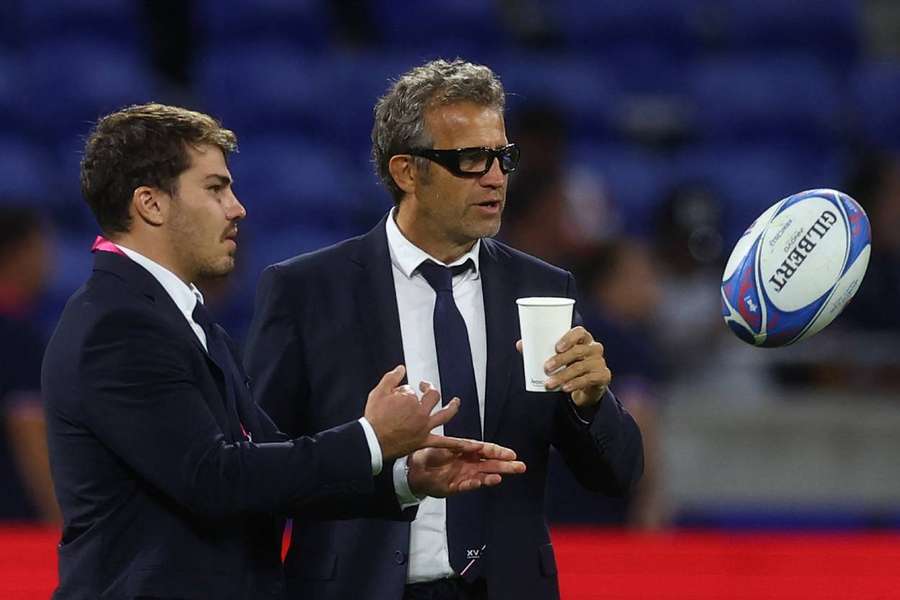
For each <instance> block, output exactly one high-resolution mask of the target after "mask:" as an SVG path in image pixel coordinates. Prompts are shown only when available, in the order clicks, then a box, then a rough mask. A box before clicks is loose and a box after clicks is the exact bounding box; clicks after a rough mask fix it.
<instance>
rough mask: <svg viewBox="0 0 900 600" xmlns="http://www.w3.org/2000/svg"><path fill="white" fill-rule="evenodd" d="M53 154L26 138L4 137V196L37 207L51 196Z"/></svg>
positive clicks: (0, 162)
mask: <svg viewBox="0 0 900 600" xmlns="http://www.w3.org/2000/svg"><path fill="white" fill-rule="evenodd" d="M50 165H51V162H50V158H49V155H48V154H47V153H46V152H45V151H44V150H43V148H41V147H40V146H38V145H35V144H34V143H32V142H31V141H29V140H28V139H27V138H24V137H6V136H0V198H9V199H14V200H16V201H19V202H27V203H29V204H34V205H35V206H41V205H43V204H44V203H47V202H48V200H49V198H50V197H51V193H50V192H51V190H52V186H51V180H50V177H49V175H50Z"/></svg>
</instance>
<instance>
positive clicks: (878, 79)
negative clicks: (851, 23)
mask: <svg viewBox="0 0 900 600" xmlns="http://www.w3.org/2000/svg"><path fill="white" fill-rule="evenodd" d="M851 94H852V100H853V102H852V104H853V106H854V108H855V110H854V111H853V113H854V114H853V118H854V122H855V123H856V124H857V126H858V128H859V133H860V134H862V137H863V140H864V141H868V142H869V143H871V144H874V145H877V146H880V147H883V148H889V149H893V150H900V66H898V65H897V64H896V63H889V62H880V63H871V64H867V65H864V66H863V67H862V68H860V69H859V71H858V72H857V73H856V74H854V76H853V79H852V83H851Z"/></svg>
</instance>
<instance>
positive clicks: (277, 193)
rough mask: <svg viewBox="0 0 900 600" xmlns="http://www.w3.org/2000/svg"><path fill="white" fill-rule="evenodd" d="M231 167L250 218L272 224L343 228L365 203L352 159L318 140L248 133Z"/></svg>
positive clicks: (273, 225)
mask: <svg viewBox="0 0 900 600" xmlns="http://www.w3.org/2000/svg"><path fill="white" fill-rule="evenodd" d="M230 168H231V172H232V174H233V176H234V178H235V190H236V192H237V194H238V197H239V198H240V199H241V200H242V202H243V203H244V204H245V206H246V207H247V211H248V213H249V215H250V220H252V221H253V222H254V223H257V224H260V225H265V226H267V227H270V228H285V227H294V226H297V225H303V224H307V225H309V226H320V227H331V228H335V227H337V228H340V227H343V226H346V225H347V224H348V223H352V222H353V220H354V218H355V216H356V211H357V210H358V208H359V204H360V201H361V200H360V195H359V194H358V192H357V182H355V181H353V177H352V175H353V173H354V170H353V169H352V168H350V166H349V163H348V162H347V161H345V159H344V158H343V156H342V155H340V154H338V153H337V151H336V150H335V149H334V148H333V147H332V146H328V145H325V144H323V143H321V142H318V141H316V140H310V139H302V138H299V137H256V138H249V137H248V138H246V139H245V141H243V142H241V146H240V151H239V152H238V153H237V154H236V155H234V156H233V157H232V158H231V161H230Z"/></svg>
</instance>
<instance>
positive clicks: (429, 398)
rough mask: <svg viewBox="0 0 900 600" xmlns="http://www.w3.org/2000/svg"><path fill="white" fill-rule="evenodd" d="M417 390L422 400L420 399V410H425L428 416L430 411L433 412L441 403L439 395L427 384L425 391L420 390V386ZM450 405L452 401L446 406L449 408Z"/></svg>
mask: <svg viewBox="0 0 900 600" xmlns="http://www.w3.org/2000/svg"><path fill="white" fill-rule="evenodd" d="M423 383H424V382H423ZM419 389H421V390H422V399H421V403H422V408H423V409H424V410H425V412H427V413H429V414H430V413H431V411H433V410H434V407H435V406H437V405H438V403H439V402H440V401H441V393H440V392H439V391H437V390H436V389H434V388H433V387H432V386H431V384H430V383H429V384H428V386H427V387H426V388H425V389H422V385H421V384H419ZM452 403H453V402H452V401H451V402H449V403H448V404H447V406H450V404H452Z"/></svg>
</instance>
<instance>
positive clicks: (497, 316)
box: [478, 239, 518, 440]
mask: <svg viewBox="0 0 900 600" xmlns="http://www.w3.org/2000/svg"><path fill="white" fill-rule="evenodd" d="M501 252H502V250H501V248H500V247H499V246H497V245H496V244H495V243H494V242H493V241H492V240H490V239H482V240H481V252H480V255H479V258H478V261H479V268H480V269H481V291H482V294H483V296H484V322H485V326H486V327H487V377H486V384H485V398H484V407H485V415H484V439H485V440H492V439H494V436H495V434H496V433H497V428H498V427H499V425H500V417H501V416H502V414H503V409H504V406H505V405H506V401H507V399H508V393H507V391H508V388H509V378H510V366H511V364H512V363H511V360H512V359H513V358H515V356H516V355H517V351H516V348H515V342H516V332H517V331H518V328H517V319H518V313H517V311H516V299H515V297H514V296H515V293H514V291H513V286H512V285H511V284H510V282H509V281H508V280H507V275H506V273H505V272H504V271H503V265H502V261H501Z"/></svg>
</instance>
